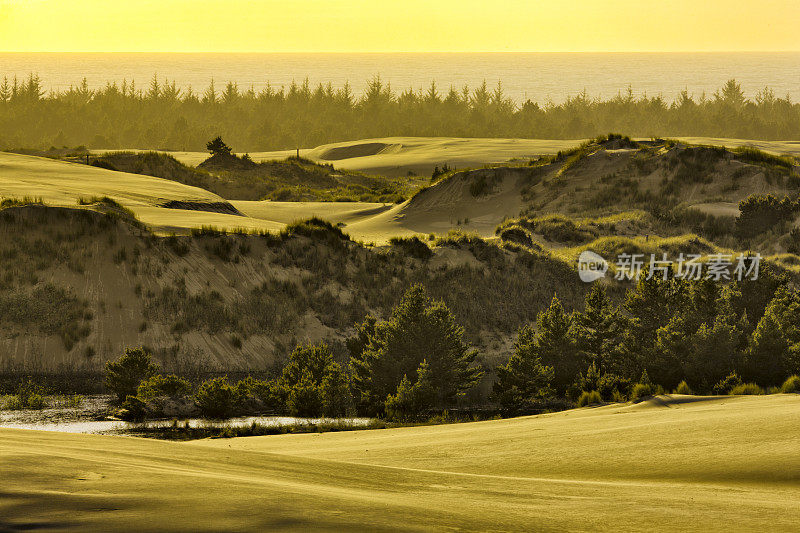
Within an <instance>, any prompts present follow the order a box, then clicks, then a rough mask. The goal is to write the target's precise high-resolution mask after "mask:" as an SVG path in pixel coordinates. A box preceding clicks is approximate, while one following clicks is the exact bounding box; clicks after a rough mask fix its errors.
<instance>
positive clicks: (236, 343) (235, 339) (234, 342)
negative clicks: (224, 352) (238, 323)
mask: <svg viewBox="0 0 800 533" xmlns="http://www.w3.org/2000/svg"><path fill="white" fill-rule="evenodd" d="M231 346H233V347H234V348H236V349H237V350H241V349H242V338H241V337H240V336H238V335H231Z"/></svg>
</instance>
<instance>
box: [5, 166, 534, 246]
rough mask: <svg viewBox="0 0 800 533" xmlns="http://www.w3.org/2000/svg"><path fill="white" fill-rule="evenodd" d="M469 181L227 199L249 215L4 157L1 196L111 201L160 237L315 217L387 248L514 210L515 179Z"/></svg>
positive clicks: (490, 222)
mask: <svg viewBox="0 0 800 533" xmlns="http://www.w3.org/2000/svg"><path fill="white" fill-rule="evenodd" d="M467 188H468V184H467V183H466V182H463V181H461V180H451V181H449V182H447V183H443V184H440V185H437V186H436V187H432V188H430V189H428V191H426V192H425V193H423V194H422V195H421V196H419V197H418V198H416V199H414V200H412V201H407V202H405V203H403V204H400V205H392V204H379V203H366V202H271V201H260V202H249V201H232V202H229V203H230V204H231V205H232V206H233V207H235V208H236V209H238V210H239V212H240V213H242V214H243V215H244V216H238V215H232V214H224V213H216V212H209V211H200V210H188V209H168V208H164V207H162V206H163V205H164V204H165V203H166V202H170V201H176V202H196V203H198V204H203V203H206V204H214V203H219V202H226V200H225V199H223V198H221V197H219V196H217V195H216V194H213V193H211V192H208V191H205V190H203V189H198V188H196V187H190V186H187V185H183V184H181V183H178V182H174V181H169V180H164V179H160V178H154V177H151V176H143V175H139V174H129V173H125V172H115V171H110V170H105V169H101V168H96V167H92V166H87V165H81V164H76V163H68V162H63V161H55V160H52V159H47V158H40V157H32V156H23V155H17V154H9V153H0V197H4V198H23V197H26V196H28V197H41V198H42V199H43V200H44V201H45V202H46V203H48V204H51V205H56V206H70V207H74V206H76V205H77V203H78V201H79V200H80V199H81V198H90V197H93V196H109V197H111V198H113V199H114V200H116V201H118V202H119V203H120V204H122V205H124V206H125V207H127V208H129V209H131V210H132V211H133V212H134V213H135V214H136V216H137V217H138V218H139V219H140V220H141V221H142V222H144V223H145V224H147V225H148V226H150V227H151V229H153V230H154V231H156V232H161V233H172V232H176V233H180V232H182V231H186V230H187V229H191V228H199V227H202V226H209V225H210V226H215V227H218V228H220V229H227V230H236V229H245V230H249V231H279V230H280V229H281V228H283V227H284V226H285V225H286V224H288V223H290V222H293V221H295V220H301V219H305V218H310V217H313V216H317V217H320V218H324V219H326V220H329V221H331V222H333V223H341V224H344V225H345V231H346V232H347V233H349V234H350V235H351V236H352V237H353V238H355V239H359V240H365V241H370V242H375V243H376V244H383V243H385V242H387V241H388V240H389V239H390V238H391V237H392V236H396V235H414V234H418V233H420V234H427V233H431V232H436V233H446V232H447V231H448V230H449V229H450V228H452V227H454V226H455V225H456V223H457V221H458V220H461V219H467V218H469V217H471V216H472V217H473V219H472V220H471V222H470V225H467V224H465V227H468V228H469V229H472V230H480V231H482V232H484V233H487V234H491V232H492V231H493V229H494V226H495V225H496V224H497V222H498V221H499V220H500V218H501V217H502V215H503V214H508V213H516V212H517V211H518V205H519V193H518V191H517V190H516V189H515V187H514V186H513V182H512V181H508V182H504V185H503V186H502V187H501V189H502V192H501V193H499V194H493V195H492V196H491V200H489V201H482V200H480V199H479V200H477V201H472V199H471V198H470V193H469V192H468V190H467Z"/></svg>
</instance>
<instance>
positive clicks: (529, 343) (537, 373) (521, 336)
mask: <svg viewBox="0 0 800 533" xmlns="http://www.w3.org/2000/svg"><path fill="white" fill-rule="evenodd" d="M496 372H497V381H496V382H495V384H494V387H493V389H492V396H493V398H494V399H495V400H496V401H497V402H498V403H500V405H501V406H502V407H503V409H504V410H505V411H507V412H512V413H513V412H524V411H526V410H527V409H529V408H530V407H531V406H532V405H533V404H534V403H535V402H536V401H537V400H542V399H545V398H548V397H550V396H552V395H553V394H554V392H555V391H554V390H553V388H552V387H551V384H552V382H553V377H554V371H553V367H551V366H545V365H543V364H542V360H541V357H540V356H539V354H538V348H537V343H536V332H535V331H534V330H533V328H531V327H530V326H529V325H526V326H523V327H522V328H520V330H519V333H518V334H517V341H516V342H515V344H514V353H513V354H512V355H511V358H510V359H509V360H508V362H507V363H506V364H505V365H502V366H499V367H497V369H496Z"/></svg>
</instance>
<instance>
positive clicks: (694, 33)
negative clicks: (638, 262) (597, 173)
mask: <svg viewBox="0 0 800 533" xmlns="http://www.w3.org/2000/svg"><path fill="white" fill-rule="evenodd" d="M799 22H800V0H727V1H723V0H658V1H651V0H558V1H546V2H545V1H535V0H281V1H278V0H224V1H219V0H141V1H128V0H0V51H53V52H55V51H145V52H159V51H163V52H205V51H214V52H399V51H408V52H424V51H442V52H451V51H452V52H459V51H468V52H475V51H531V52H552V51H567V52H571V51H694V50H709V51H739V50H759V51H773V50H800V31H798V29H797V26H798V23H799Z"/></svg>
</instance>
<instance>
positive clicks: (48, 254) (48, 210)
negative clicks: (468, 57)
mask: <svg viewBox="0 0 800 533" xmlns="http://www.w3.org/2000/svg"><path fill="white" fill-rule="evenodd" d="M107 202H108V201H106V200H103V201H100V202H98V203H96V204H90V205H85V206H74V207H69V208H66V207H52V206H47V205H38V204H24V203H21V205H15V206H11V207H5V208H4V209H0V271H2V272H3V276H2V278H0V372H64V373H70V372H89V373H91V372H99V371H101V370H102V368H103V365H104V363H105V362H106V361H107V360H109V359H114V358H116V357H118V356H119V354H120V353H121V352H122V350H123V349H124V348H126V347H130V346H139V345H145V346H148V347H149V348H151V349H152V351H153V352H154V354H155V356H156V358H157V359H158V361H159V363H160V364H161V365H162V366H163V367H164V368H166V369H168V370H169V371H176V372H183V373H186V372H198V371H236V370H241V371H249V370H256V371H268V370H269V369H270V368H272V366H273V364H275V363H276V362H277V363H280V362H281V361H282V360H283V358H284V357H286V355H287V354H288V352H289V351H290V350H291V349H293V348H294V346H295V345H296V344H298V343H305V342H309V341H313V342H316V341H319V340H323V339H327V340H328V341H329V342H332V343H335V344H336V346H337V349H338V350H339V353H340V354H344V350H345V349H344V345H343V340H344V339H345V338H346V337H347V336H348V335H350V334H352V331H353V327H354V325H355V324H356V323H357V322H361V321H362V320H363V319H364V317H365V315H367V314H369V313H371V314H373V315H376V316H378V317H386V316H388V314H389V312H390V310H391V308H392V306H394V305H395V304H396V303H397V301H398V300H399V298H400V296H401V295H402V294H403V292H405V291H406V290H407V289H408V287H410V286H411V285H412V284H414V283H423V284H424V285H426V286H427V287H428V288H429V290H430V293H431V294H432V295H433V296H435V297H436V298H441V299H444V301H445V302H446V303H447V304H448V305H449V306H450V308H451V309H452V310H453V312H454V313H455V315H456V316H457V318H458V320H459V322H460V323H461V324H463V325H464V326H465V328H466V332H467V337H468V338H469V340H470V341H472V342H473V343H475V344H476V345H478V346H479V347H480V348H481V349H482V351H483V353H484V354H485V357H486V358H487V359H486V361H487V363H488V362H491V363H492V364H493V362H494V361H495V360H497V359H498V358H500V357H502V355H503V354H504V353H505V350H506V348H507V343H508V342H510V339H511V337H512V336H513V334H514V333H515V331H516V329H517V328H518V327H519V326H520V325H522V324H523V323H526V322H529V321H531V320H533V319H534V318H535V316H536V313H537V312H538V311H539V310H541V309H543V308H544V307H545V306H546V305H547V304H548V303H549V301H550V298H551V297H552V293H553V291H554V290H557V291H558V293H559V295H560V296H561V297H562V299H563V301H564V302H565V305H568V306H574V305H577V304H578V302H579V301H581V299H582V297H583V293H584V290H585V287H584V286H583V285H582V284H581V283H580V281H579V279H578V277H577V275H576V274H575V272H574V267H571V266H569V265H567V264H566V263H564V262H562V261H560V260H558V259H555V258H551V257H549V256H548V255H546V254H543V253H534V252H532V251H529V250H524V249H519V250H518V249H514V248H511V247H505V246H500V245H497V244H491V243H487V242H485V241H483V240H480V239H475V238H471V237H466V236H452V237H446V238H443V239H439V240H436V241H426V242H427V243H428V245H429V246H430V247H431V248H432V250H431V252H430V253H427V254H420V253H418V252H417V251H416V250H419V249H420V247H422V248H426V243H423V242H421V241H415V242H411V243H410V244H412V245H414V246H407V245H406V244H407V243H405V242H403V241H397V242H396V243H395V244H392V245H390V246H387V247H382V248H372V247H367V246H364V245H362V244H359V243H356V242H353V241H352V240H350V238H349V237H347V236H346V235H343V234H342V233H341V231H340V230H339V229H338V228H337V227H336V226H334V225H332V224H330V223H327V222H322V221H319V220H312V221H307V222H302V223H290V224H289V225H288V226H286V227H285V228H284V229H283V230H282V231H281V232H280V233H279V232H278V231H275V232H269V233H246V232H242V233H232V234H224V233H221V232H219V231H217V230H213V229H208V228H206V229H202V230H195V231H194V232H193V233H192V234H190V235H185V236H170V237H160V238H159V237H155V236H154V235H153V234H152V233H151V232H150V231H149V230H148V229H147V227H146V226H144V225H141V224H139V223H138V221H136V220H135V219H133V218H132V214H129V213H128V212H127V211H125V210H124V208H121V207H120V208H117V207H113V206H114V205H116V204H109V203H107ZM112 207H113V209H112ZM176 211H178V210H176ZM216 216H222V215H216ZM228 216H230V215H228ZM353 216H358V215H357V214H356V215H353ZM238 218H245V217H238ZM280 227H283V225H281V226H280ZM466 281H468V283H465V282H466ZM509 295H513V296H511V297H510V296H509Z"/></svg>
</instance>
